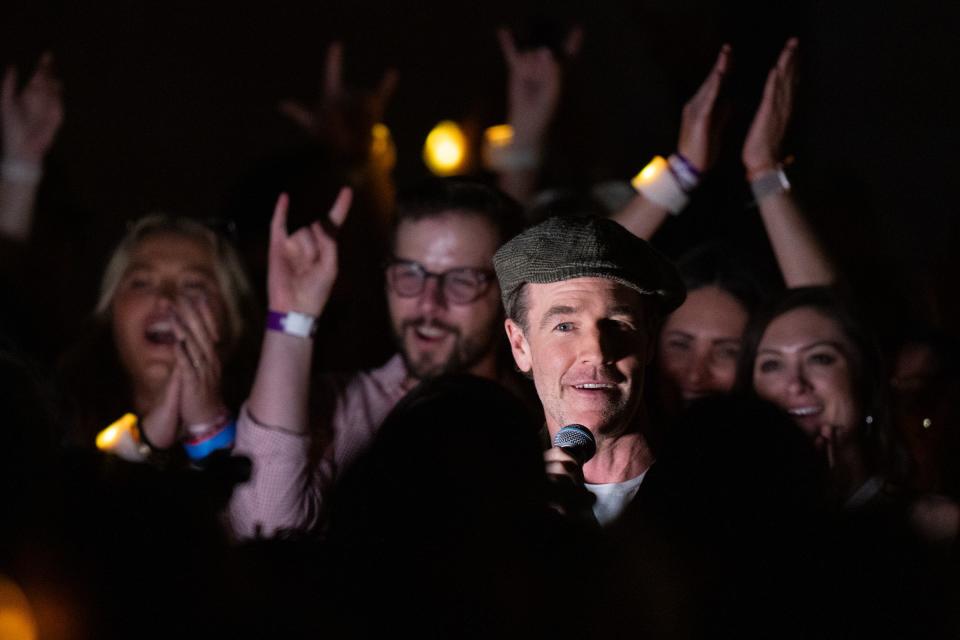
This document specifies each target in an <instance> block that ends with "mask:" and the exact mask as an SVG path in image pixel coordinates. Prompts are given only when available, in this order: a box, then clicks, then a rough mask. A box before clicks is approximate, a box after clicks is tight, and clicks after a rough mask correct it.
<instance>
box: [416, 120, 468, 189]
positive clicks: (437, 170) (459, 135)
mask: <svg viewBox="0 0 960 640" xmlns="http://www.w3.org/2000/svg"><path fill="white" fill-rule="evenodd" d="M466 160H467V137H466V136H465V135H464V133H463V130H462V129H461V128H460V125H458V124H457V123H456V122H453V121H451V120H444V121H443V122H441V123H439V124H438V125H437V126H435V127H434V128H433V130H432V131H430V133H429V134H428V135H427V140H426V142H425V143H424V145H423V161H424V162H425V163H426V165H427V168H428V169H430V171H431V172H432V173H433V174H434V175H437V176H452V175H457V174H458V173H462V172H463V170H464V168H465V166H466Z"/></svg>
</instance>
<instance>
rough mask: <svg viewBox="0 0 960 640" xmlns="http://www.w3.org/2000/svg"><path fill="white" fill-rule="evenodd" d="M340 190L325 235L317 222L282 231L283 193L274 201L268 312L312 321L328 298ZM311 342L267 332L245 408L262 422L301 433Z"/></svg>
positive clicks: (345, 204)
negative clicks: (291, 230)
mask: <svg viewBox="0 0 960 640" xmlns="http://www.w3.org/2000/svg"><path fill="white" fill-rule="evenodd" d="M351 197H352V193H351V191H350V189H348V188H346V187H344V188H343V189H341V190H340V195H339V196H337V200H336V202H334V204H333V207H332V208H331V209H330V215H329V224H330V226H331V227H332V229H331V230H330V231H328V230H327V229H325V228H324V225H323V224H322V223H321V222H314V223H313V224H311V225H310V226H308V227H304V228H302V229H300V230H298V231H297V232H296V233H294V234H292V235H290V234H288V233H287V206H288V198H287V196H286V194H283V195H281V196H280V198H279V199H278V200H277V205H276V208H275V209H274V213H273V220H272V222H271V224H270V249H269V256H268V267H267V269H268V272H267V297H268V299H269V303H270V312H271V314H273V315H275V316H279V315H286V316H287V317H288V318H290V317H296V316H291V314H299V315H300V316H307V317H309V318H313V319H315V318H316V317H317V316H319V315H320V314H321V313H322V312H323V309H324V307H325V306H326V304H327V301H328V300H329V298H330V292H331V291H332V290H333V283H334V281H335V280H336V278H337V244H336V241H335V240H334V238H333V236H332V235H331V233H332V231H333V230H335V229H337V228H339V227H340V225H341V224H342V223H343V221H344V219H345V218H346V216H347V211H348V210H349V208H350V200H351ZM312 355H313V342H312V341H311V340H310V339H309V338H307V337H301V336H299V335H294V334H292V333H290V332H287V331H278V330H273V329H268V330H267V332H266V334H265V335H264V339H263V349H262V351H261V354H260V363H259V365H258V366H257V373H256V377H255V378H254V382H253V389H252V390H251V392H250V399H249V401H248V403H247V409H248V410H249V411H250V412H251V413H252V414H253V416H254V417H255V418H256V419H257V420H258V421H259V422H261V423H262V424H267V425H275V426H277V427H280V428H282V429H285V430H287V431H291V432H295V433H305V432H306V429H307V395H308V385H309V383H310V380H309V378H310V362H311V359H312Z"/></svg>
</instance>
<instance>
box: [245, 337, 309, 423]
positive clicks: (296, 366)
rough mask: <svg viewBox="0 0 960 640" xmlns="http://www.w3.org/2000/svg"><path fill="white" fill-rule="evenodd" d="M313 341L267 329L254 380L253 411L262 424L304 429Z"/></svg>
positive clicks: (251, 401)
mask: <svg viewBox="0 0 960 640" xmlns="http://www.w3.org/2000/svg"><path fill="white" fill-rule="evenodd" d="M312 359H313V341H312V340H308V339H305V338H300V337H297V336H292V335H287V334H285V333H280V332H278V331H267V332H266V334H265V335H264V338H263V348H262V350H261V352H260V364H259V365H258V367H257V374H256V377H255V378H254V381H253V389H252V390H251V392H250V400H249V402H248V404H247V406H248V408H249V410H250V412H251V413H252V414H253V415H254V416H255V417H256V419H257V420H258V421H260V422H261V423H263V424H268V425H272V426H277V427H281V428H283V429H286V430H289V431H293V432H298V433H305V432H306V431H307V396H308V393H309V385H310V365H311V362H312Z"/></svg>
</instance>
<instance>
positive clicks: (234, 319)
mask: <svg viewBox="0 0 960 640" xmlns="http://www.w3.org/2000/svg"><path fill="white" fill-rule="evenodd" d="M164 233H167V234H174V235H179V236H183V237H185V238H190V239H193V240H197V241H199V242H201V243H202V244H204V245H205V246H207V247H209V248H210V251H211V252H212V253H213V270H214V277H215V278H216V281H217V286H218V287H219V288H220V294H221V297H222V298H223V302H224V307H225V309H226V323H227V327H226V329H227V337H228V340H227V344H228V347H232V346H234V345H235V344H236V343H237V341H238V340H239V339H240V337H241V336H242V335H243V332H244V330H245V329H246V324H247V320H248V313H247V310H248V309H249V308H251V304H252V295H253V294H252V289H251V287H250V281H249V279H248V278H247V274H246V272H245V271H244V269H243V265H242V263H241V262H240V257H239V255H238V254H237V251H236V249H234V248H233V245H232V244H231V243H230V242H229V241H228V240H227V239H226V238H224V237H223V236H222V235H220V234H219V233H217V232H215V231H213V230H212V229H210V228H209V227H207V226H205V225H203V224H202V223H200V222H197V221H196V220H191V219H190V218H183V217H176V216H171V215H167V214H153V215H149V216H145V217H143V218H140V219H139V220H137V221H136V222H135V223H133V225H132V226H131V227H130V229H129V230H128V231H127V233H126V235H125V236H124V237H123V239H122V240H121V241H120V244H118V245H117V248H116V249H114V251H113V254H112V255H111V256H110V260H109V261H108V262H107V268H106V269H105V270H104V272H103V279H102V280H101V281H100V296H99V298H98V300H97V306H96V308H95V309H94V314H95V316H96V317H97V319H98V320H106V319H107V318H108V317H109V316H110V307H111V305H112V304H113V298H114V296H115V295H116V293H117V288H118V287H119V286H120V282H121V280H123V276H124V274H125V273H126V272H127V268H128V267H129V266H130V259H131V256H132V255H133V252H134V250H135V249H136V248H137V246H138V245H139V244H140V243H141V242H142V241H143V240H144V239H146V238H147V237H149V236H153V235H157V234H164Z"/></svg>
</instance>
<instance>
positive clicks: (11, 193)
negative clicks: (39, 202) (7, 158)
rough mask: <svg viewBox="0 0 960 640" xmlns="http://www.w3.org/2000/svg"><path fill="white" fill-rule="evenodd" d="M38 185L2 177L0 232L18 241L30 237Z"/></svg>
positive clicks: (0, 181) (24, 240)
mask: <svg viewBox="0 0 960 640" xmlns="http://www.w3.org/2000/svg"><path fill="white" fill-rule="evenodd" d="M37 185H38V183H37V182H26V181H17V180H8V179H6V178H0V234H2V235H4V236H6V237H7V238H10V239H11V240H14V241H16V242H27V241H28V240H29V239H30V230H31V229H32V227H33V207H34V203H35V202H36V196H37Z"/></svg>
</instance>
